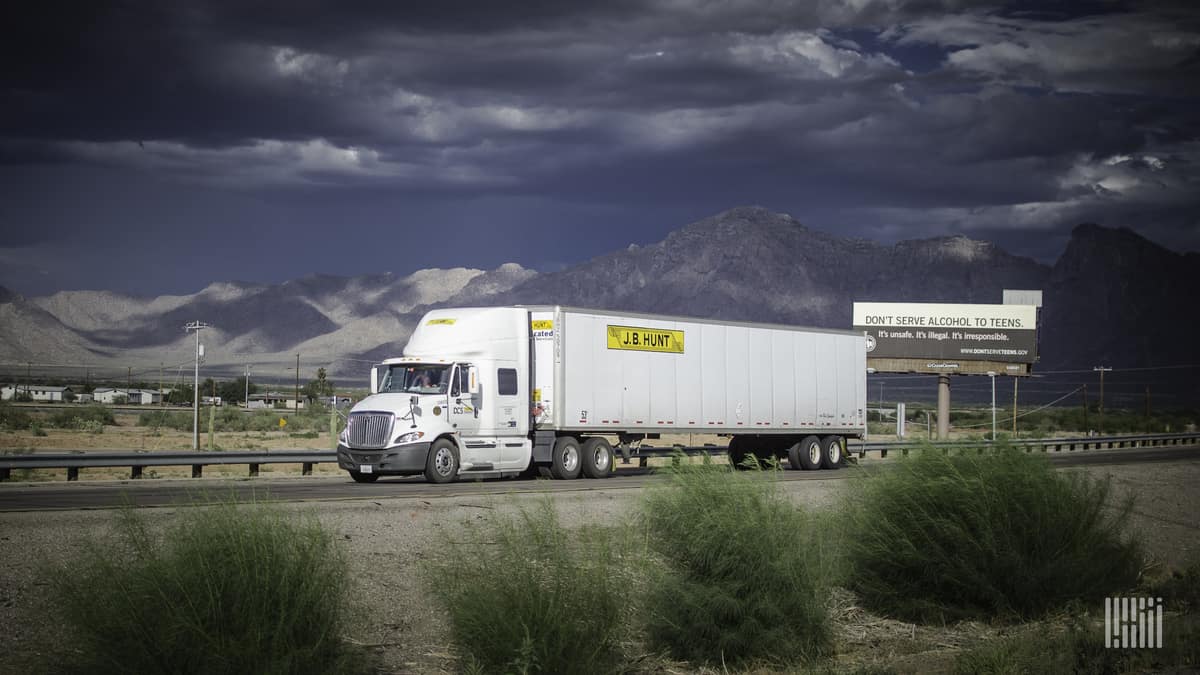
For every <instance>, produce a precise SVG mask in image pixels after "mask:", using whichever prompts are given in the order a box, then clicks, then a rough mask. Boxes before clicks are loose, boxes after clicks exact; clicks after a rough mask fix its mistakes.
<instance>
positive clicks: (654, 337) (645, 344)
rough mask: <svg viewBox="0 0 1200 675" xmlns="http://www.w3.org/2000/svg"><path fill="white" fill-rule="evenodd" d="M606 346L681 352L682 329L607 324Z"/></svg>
mask: <svg viewBox="0 0 1200 675" xmlns="http://www.w3.org/2000/svg"><path fill="white" fill-rule="evenodd" d="M608 348H609V349H627V350H631V351H638V352H665V353H667V354H682V353H683V331H681V330H664V329H661V328H635V327H633V326H609V327H608Z"/></svg>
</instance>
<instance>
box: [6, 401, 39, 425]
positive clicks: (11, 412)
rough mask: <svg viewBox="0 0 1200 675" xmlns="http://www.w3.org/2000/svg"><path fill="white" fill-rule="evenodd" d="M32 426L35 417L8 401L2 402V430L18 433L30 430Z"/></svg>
mask: <svg viewBox="0 0 1200 675" xmlns="http://www.w3.org/2000/svg"><path fill="white" fill-rule="evenodd" d="M31 424H33V417H32V416H31V415H30V414H29V413H27V412H25V411H24V410H21V409H20V408H18V407H16V406H14V405H11V404H10V403H8V402H7V401H5V402H0V429H8V430H11V431H17V430H19V429H28V428H29V427H30V425H31Z"/></svg>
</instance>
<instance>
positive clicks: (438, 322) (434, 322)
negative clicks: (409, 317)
mask: <svg viewBox="0 0 1200 675" xmlns="http://www.w3.org/2000/svg"><path fill="white" fill-rule="evenodd" d="M454 322H455V319H430V320H429V321H426V322H425V325H426V326H453V325H454Z"/></svg>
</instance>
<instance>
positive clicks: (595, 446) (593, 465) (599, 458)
mask: <svg viewBox="0 0 1200 675" xmlns="http://www.w3.org/2000/svg"><path fill="white" fill-rule="evenodd" d="M582 459H583V461H582V462H581V463H582V464H583V475H584V476H587V477H588V478H608V477H609V476H610V475H612V470H613V449H612V445H610V444H609V442H608V441H607V440H605V439H603V438H589V439H587V440H586V441H584V442H583V451H582Z"/></svg>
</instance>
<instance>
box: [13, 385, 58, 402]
mask: <svg viewBox="0 0 1200 675" xmlns="http://www.w3.org/2000/svg"><path fill="white" fill-rule="evenodd" d="M68 393H71V388H70V387H52V386H50V385H48V384H8V385H5V386H3V387H0V399H3V400H5V401H11V400H13V399H14V398H16V397H18V396H20V395H22V394H29V397H30V398H32V399H33V400H35V401H45V402H47V403H64V402H66V400H67V398H69V396H67V394H68Z"/></svg>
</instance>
